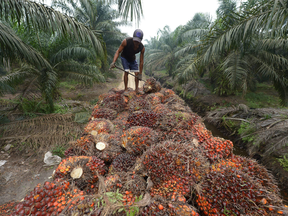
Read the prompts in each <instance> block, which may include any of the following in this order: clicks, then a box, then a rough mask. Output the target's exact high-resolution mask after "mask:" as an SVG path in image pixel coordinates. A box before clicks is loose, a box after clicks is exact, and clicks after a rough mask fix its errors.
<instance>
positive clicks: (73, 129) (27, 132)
mask: <svg viewBox="0 0 288 216" xmlns="http://www.w3.org/2000/svg"><path fill="white" fill-rule="evenodd" d="M81 128H82V125H81V124H78V123H76V122H74V115H73V114H64V115H61V114H49V115H45V116H41V117H36V118H32V119H28V120H22V121H14V122H10V123H7V124H3V125H1V126H0V133H1V134H2V137H1V138H0V141H1V142H2V143H5V141H11V140H12V141H13V142H17V143H29V144H30V146H31V147H40V146H41V147H45V146H47V145H54V144H65V143H67V142H69V141H72V140H75V139H76V138H77V137H78V136H79V135H80V134H81V132H82V130H81Z"/></svg>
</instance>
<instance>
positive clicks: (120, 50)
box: [110, 39, 127, 69]
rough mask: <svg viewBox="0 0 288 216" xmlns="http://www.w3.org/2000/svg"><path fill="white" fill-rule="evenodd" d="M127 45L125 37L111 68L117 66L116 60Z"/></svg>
mask: <svg viewBox="0 0 288 216" xmlns="http://www.w3.org/2000/svg"><path fill="white" fill-rule="evenodd" d="M126 45H127V41H126V39H124V40H123V41H122V43H121V45H120V46H119V48H118V50H117V51H116V52H115V55H114V58H113V62H112V63H111V65H110V69H111V68H114V67H115V62H116V61H117V59H118V57H119V55H120V53H121V52H122V51H123V49H124V47H125V46H126Z"/></svg>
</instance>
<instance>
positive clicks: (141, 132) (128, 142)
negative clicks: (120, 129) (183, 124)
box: [121, 126, 158, 155]
mask: <svg viewBox="0 0 288 216" xmlns="http://www.w3.org/2000/svg"><path fill="white" fill-rule="evenodd" d="M157 140H158V134H157V132H155V131H154V130H153V129H152V128H148V127H141V126H135V127H131V128H129V129H128V130H126V131H124V133H123V135H122V136H121V145H122V146H123V147H124V148H125V149H126V150H127V152H128V153H130V154H133V155H139V154H141V153H142V152H144V151H145V150H146V149H147V148H148V147H149V146H151V145H155V144H156V143H157Z"/></svg>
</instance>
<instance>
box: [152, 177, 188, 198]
mask: <svg viewBox="0 0 288 216" xmlns="http://www.w3.org/2000/svg"><path fill="white" fill-rule="evenodd" d="M190 193H191V189H190V185H189V177H185V178H184V177H183V178H181V177H177V176H175V177H174V178H173V179H170V180H165V181H163V182H161V183H160V186H159V185H154V186H153V187H152V188H151V191H150V195H151V196H152V197H155V196H161V197H163V198H165V199H167V200H171V201H179V202H185V201H186V198H185V196H186V197H187V196H189V195H190Z"/></svg>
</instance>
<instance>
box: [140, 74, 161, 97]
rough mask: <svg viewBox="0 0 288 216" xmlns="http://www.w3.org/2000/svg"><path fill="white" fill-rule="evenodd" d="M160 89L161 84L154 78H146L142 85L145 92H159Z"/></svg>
mask: <svg viewBox="0 0 288 216" xmlns="http://www.w3.org/2000/svg"><path fill="white" fill-rule="evenodd" d="M160 90H161V85H160V83H159V82H158V81H156V79H155V78H148V79H147V80H146V81H145V83H144V85H143V91H144V92H145V93H146V94H150V93H155V92H159V91H160Z"/></svg>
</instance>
